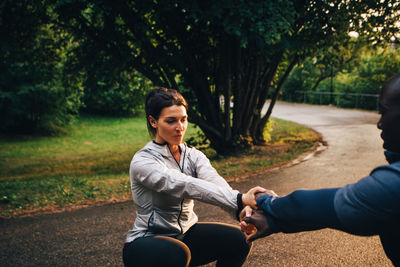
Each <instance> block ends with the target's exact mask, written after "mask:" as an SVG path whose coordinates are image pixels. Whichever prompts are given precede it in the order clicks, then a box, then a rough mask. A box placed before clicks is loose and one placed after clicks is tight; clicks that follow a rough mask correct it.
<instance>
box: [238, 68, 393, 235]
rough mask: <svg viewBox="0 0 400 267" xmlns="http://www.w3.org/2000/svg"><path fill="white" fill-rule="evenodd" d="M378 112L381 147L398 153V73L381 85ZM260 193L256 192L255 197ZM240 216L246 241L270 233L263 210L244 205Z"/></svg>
mask: <svg viewBox="0 0 400 267" xmlns="http://www.w3.org/2000/svg"><path fill="white" fill-rule="evenodd" d="M379 113H380V114H381V117H380V119H379V121H378V124H377V126H378V129H380V130H381V131H382V132H381V138H382V140H383V148H384V149H385V150H389V151H392V152H397V153H400V73H399V74H397V75H395V76H394V77H392V78H391V79H390V80H389V81H388V82H386V83H385V84H384V85H383V87H382V91H381V95H380V98H379ZM271 192H273V191H270V190H268V191H267V192H265V193H263V195H264V194H269V195H275V196H276V194H275V193H273V194H272V193H271ZM260 195H261V194H257V195H256V198H257V197H259V196H260ZM241 217H242V218H243V221H242V222H241V223H240V226H241V228H242V231H244V232H246V233H248V234H249V235H248V237H247V242H252V241H254V240H256V239H258V238H260V237H265V236H268V235H270V234H272V231H271V229H270V228H269V225H268V221H267V216H266V214H265V213H264V211H261V210H255V211H253V210H252V208H251V207H245V209H244V210H243V211H242V214H241ZM254 227H255V228H256V229H254Z"/></svg>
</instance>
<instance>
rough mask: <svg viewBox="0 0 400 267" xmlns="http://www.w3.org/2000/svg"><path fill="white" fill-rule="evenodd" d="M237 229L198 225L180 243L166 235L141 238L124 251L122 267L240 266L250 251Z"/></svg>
mask: <svg viewBox="0 0 400 267" xmlns="http://www.w3.org/2000/svg"><path fill="white" fill-rule="evenodd" d="M250 248H251V245H249V244H247V243H246V237H245V235H244V234H243V233H242V232H241V231H240V229H239V228H238V227H235V226H233V225H228V224H222V223H197V224H195V225H194V226H192V227H191V228H190V229H189V230H188V231H187V232H186V233H185V235H184V236H183V237H182V238H180V240H178V239H176V238H173V237H166V236H152V237H141V238H138V239H135V240H134V241H132V242H131V243H127V244H125V246H124V249H123V260H124V264H125V266H137V267H141V266H146V267H147V266H149V267H150V266H157V267H158V266H173V267H179V266H198V265H204V264H207V263H210V262H213V261H217V266H218V267H221V266H230V267H234V266H242V264H243V263H244V262H245V260H246V258H247V255H248V254H249V252H250Z"/></svg>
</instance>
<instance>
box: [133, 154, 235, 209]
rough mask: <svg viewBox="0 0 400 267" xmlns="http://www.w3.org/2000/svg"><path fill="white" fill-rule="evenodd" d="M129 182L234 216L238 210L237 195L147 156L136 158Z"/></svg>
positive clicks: (229, 189) (232, 191)
mask: <svg viewBox="0 0 400 267" xmlns="http://www.w3.org/2000/svg"><path fill="white" fill-rule="evenodd" d="M130 178H131V180H132V181H135V182H138V183H140V184H142V185H143V186H145V187H147V188H150V189H151V190H154V191H156V192H159V193H165V194H169V195H171V196H174V197H177V198H191V199H196V200H199V201H202V202H206V203H209V204H213V205H217V206H219V207H221V208H224V209H226V210H228V211H230V212H235V211H236V209H237V207H238V204H237V203H238V201H237V199H238V191H236V190H232V189H231V188H230V187H229V188H226V187H223V186H216V185H215V184H213V183H211V182H209V181H206V180H202V179H198V178H195V177H192V176H189V175H186V174H184V173H182V172H180V171H178V170H175V169H170V168H168V167H167V166H166V165H165V164H163V163H162V162H158V161H156V160H154V159H152V158H146V157H145V156H144V155H137V156H136V155H135V157H134V159H133V160H132V162H131V166H130Z"/></svg>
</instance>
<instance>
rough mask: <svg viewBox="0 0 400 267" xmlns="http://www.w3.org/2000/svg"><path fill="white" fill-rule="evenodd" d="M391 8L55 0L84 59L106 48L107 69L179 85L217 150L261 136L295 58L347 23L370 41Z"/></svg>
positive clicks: (387, 25)
mask: <svg viewBox="0 0 400 267" xmlns="http://www.w3.org/2000/svg"><path fill="white" fill-rule="evenodd" d="M398 8H399V3H398V2H397V1H394V0H393V1H384V2H376V1H288V0H274V1H256V0H252V1H248V0H246V1H245V0H234V1H227V0H223V1H209V0H206V1H196V0H190V1H176V0H168V1H147V0H135V1H121V0H119V1H113V2H110V1H105V0H103V1H101V0H100V1H92V0H68V1H66V0H58V1H57V2H56V10H57V14H58V15H59V17H58V20H59V22H60V23H62V24H64V25H65V27H66V28H68V29H69V30H70V31H71V33H73V35H74V36H75V38H76V41H77V42H78V44H79V46H78V48H77V49H78V50H80V51H82V53H80V55H84V58H83V59H82V58H80V61H81V62H84V64H86V65H88V66H90V65H92V66H94V64H95V63H94V62H96V58H98V56H106V57H109V58H110V61H111V63H110V64H108V65H107V67H108V68H110V69H111V70H118V72H122V71H127V72H128V73H132V71H133V69H135V70H137V71H139V72H140V73H142V74H143V75H144V76H146V77H147V78H148V79H150V80H151V81H152V82H153V83H154V84H155V85H158V86H165V87H173V88H177V89H180V90H181V91H182V92H184V93H185V95H186V96H187V98H188V100H189V102H190V104H191V109H190V114H189V115H190V120H191V121H192V122H194V123H195V124H197V125H199V127H200V128H201V129H202V131H203V132H204V134H205V135H206V136H207V138H208V139H209V140H210V144H211V146H212V147H214V148H215V149H216V150H217V151H218V152H219V153H226V152H229V150H232V149H235V148H236V147H238V145H239V144H243V142H247V140H251V142H252V143H254V144H260V143H264V142H265V140H264V136H263V129H264V126H265V124H266V123H267V122H268V119H269V116H270V114H271V112H272V108H273V105H274V103H275V101H276V98H277V97H278V95H279V91H280V89H281V87H282V85H283V83H284V82H285V80H286V78H287V76H288V75H289V73H290V72H291V70H292V68H293V67H294V65H295V64H296V63H297V62H298V60H299V59H301V58H306V57H307V56H309V55H314V54H316V52H317V51H319V50H321V49H325V50H327V49H328V48H329V47H333V48H335V49H336V47H337V44H339V43H342V42H345V41H346V40H347V39H348V38H349V36H348V32H349V31H350V30H355V31H357V32H359V33H360V35H361V36H365V37H363V38H366V39H368V40H369V41H374V42H377V41H382V40H383V39H384V38H389V37H391V36H392V34H393V32H396V31H398V30H399V29H397V28H396V27H393V25H394V23H395V22H396V21H397V19H398V16H399V12H396V10H398ZM331 53H334V51H332V52H331ZM96 55H97V56H96ZM91 59H93V60H91ZM270 95H272V101H271V102H270V103H271V105H270V107H269V109H268V111H267V113H266V114H265V115H264V114H261V110H262V107H263V106H264V103H265V100H266V99H267V97H268V96H270ZM221 97H223V99H226V100H227V101H224V105H221V104H220V100H221ZM228 100H229V101H228ZM231 101H232V103H233V108H231Z"/></svg>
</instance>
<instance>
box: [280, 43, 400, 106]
mask: <svg viewBox="0 0 400 267" xmlns="http://www.w3.org/2000/svg"><path fill="white" fill-rule="evenodd" d="M311 63H312V59H310V58H308V59H306V60H305V61H304V62H303V64H301V65H298V66H296V68H295V69H294V70H293V72H292V73H291V75H290V76H289V78H288V80H287V82H286V84H285V87H284V89H283V92H282V96H281V99H283V100H286V101H293V102H307V103H312V104H333V105H337V106H340V107H347V108H363V109H370V110H375V109H377V107H378V106H377V100H378V98H377V96H376V95H379V93H380V90H381V88H382V85H383V84H384V82H385V81H387V80H388V79H389V78H390V77H391V76H393V75H394V74H396V73H398V72H400V55H399V52H398V49H395V48H393V47H386V48H385V49H384V48H379V49H373V50H372V49H367V48H364V49H363V52H362V53H360V55H359V56H358V58H357V59H356V60H355V61H354V62H353V63H352V64H351V67H350V68H346V66H343V68H341V70H340V71H336V73H335V72H333V77H329V76H327V77H326V78H325V79H324V80H322V81H321V82H320V83H319V84H318V85H317V86H316V87H315V86H314V85H315V80H316V76H317V74H316V73H318V70H317V67H316V66H314V65H313V64H311ZM299 91H303V92H299ZM330 93H333V94H330Z"/></svg>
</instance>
